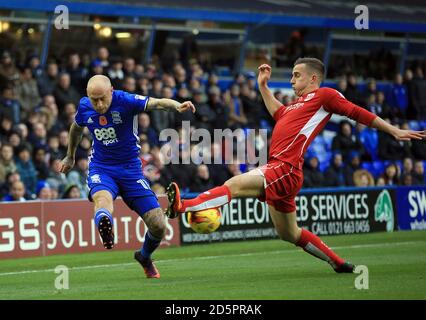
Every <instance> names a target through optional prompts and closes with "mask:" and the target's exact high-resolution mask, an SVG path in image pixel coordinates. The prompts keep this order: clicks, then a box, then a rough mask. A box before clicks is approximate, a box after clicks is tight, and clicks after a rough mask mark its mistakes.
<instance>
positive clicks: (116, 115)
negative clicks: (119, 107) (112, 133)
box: [111, 111, 123, 124]
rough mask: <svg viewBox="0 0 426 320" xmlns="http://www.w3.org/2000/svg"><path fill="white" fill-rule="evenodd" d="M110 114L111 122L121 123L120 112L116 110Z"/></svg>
mask: <svg viewBox="0 0 426 320" xmlns="http://www.w3.org/2000/svg"><path fill="white" fill-rule="evenodd" d="M111 116H112V122H113V123H114V124H120V123H123V121H122V120H121V115H120V112H118V111H111Z"/></svg>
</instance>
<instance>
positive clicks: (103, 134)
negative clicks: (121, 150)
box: [93, 127, 118, 146]
mask: <svg viewBox="0 0 426 320" xmlns="http://www.w3.org/2000/svg"><path fill="white" fill-rule="evenodd" d="M93 133H94V135H95V138H96V140H98V141H102V143H103V144H104V145H106V146H107V145H109V144H111V143H116V142H118V139H117V134H116V133H115V128H113V127H109V128H102V129H99V128H96V129H95V130H93Z"/></svg>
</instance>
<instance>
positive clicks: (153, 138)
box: [138, 113, 160, 146]
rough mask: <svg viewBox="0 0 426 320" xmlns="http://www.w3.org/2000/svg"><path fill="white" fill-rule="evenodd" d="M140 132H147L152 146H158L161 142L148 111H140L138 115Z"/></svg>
mask: <svg viewBox="0 0 426 320" xmlns="http://www.w3.org/2000/svg"><path fill="white" fill-rule="evenodd" d="M138 122H139V128H138V134H139V135H140V134H145V135H146V136H147V138H148V142H149V144H150V145H151V146H158V145H159V144H160V142H159V141H158V133H157V132H156V131H155V130H154V128H152V127H151V126H150V125H151V120H150V118H149V115H148V114H146V113H140V114H139V115H138Z"/></svg>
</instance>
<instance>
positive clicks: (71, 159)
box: [61, 122, 84, 173]
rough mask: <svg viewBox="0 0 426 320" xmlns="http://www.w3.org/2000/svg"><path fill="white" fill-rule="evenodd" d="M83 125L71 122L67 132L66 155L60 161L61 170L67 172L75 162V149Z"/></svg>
mask: <svg viewBox="0 0 426 320" xmlns="http://www.w3.org/2000/svg"><path fill="white" fill-rule="evenodd" d="M83 129H84V127H80V126H79V125H77V123H75V122H74V123H73V124H72V125H71V128H70V132H69V143H68V150H67V155H66V157H65V158H64V159H63V160H62V163H61V172H63V173H67V172H68V171H70V170H71V169H72V168H73V167H74V164H75V151H76V150H77V146H78V144H79V143H80V140H81V137H82V134H83Z"/></svg>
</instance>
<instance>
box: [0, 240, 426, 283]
mask: <svg viewBox="0 0 426 320" xmlns="http://www.w3.org/2000/svg"><path fill="white" fill-rule="evenodd" d="M420 243H426V241H405V242H391V243H389V242H386V243H371V244H360V245H351V246H337V247H331V248H332V249H333V250H336V249H361V248H374V247H384V246H401V245H412V244H420ZM284 252H285V253H294V252H299V251H298V250H275V251H266V252H252V253H239V254H227V255H217V256H205V257H189V258H179V259H168V260H159V261H155V263H156V264H163V263H174V262H182V261H187V260H209V259H217V258H224V257H246V256H255V255H263V254H277V253H284ZM134 265H135V263H134V262H131V263H130V262H129V263H116V264H100V265H93V266H82V267H71V268H69V270H70V271H79V270H88V269H99V268H114V267H125V266H134ZM54 271H55V269H40V270H26V271H17V272H5V273H0V276H14V275H21V274H28V273H39V272H54Z"/></svg>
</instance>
